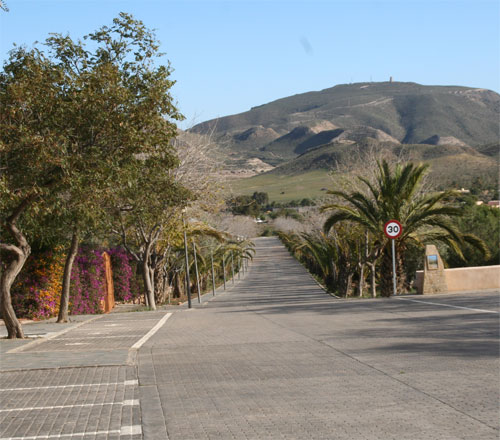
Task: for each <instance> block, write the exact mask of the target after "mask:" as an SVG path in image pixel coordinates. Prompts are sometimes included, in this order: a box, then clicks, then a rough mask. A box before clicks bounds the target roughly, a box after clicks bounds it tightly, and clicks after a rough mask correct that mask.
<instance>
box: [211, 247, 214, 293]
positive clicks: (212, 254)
mask: <svg viewBox="0 0 500 440" xmlns="http://www.w3.org/2000/svg"><path fill="white" fill-rule="evenodd" d="M210 261H211V263H212V295H213V296H215V271H214V251H213V250H212V249H210Z"/></svg>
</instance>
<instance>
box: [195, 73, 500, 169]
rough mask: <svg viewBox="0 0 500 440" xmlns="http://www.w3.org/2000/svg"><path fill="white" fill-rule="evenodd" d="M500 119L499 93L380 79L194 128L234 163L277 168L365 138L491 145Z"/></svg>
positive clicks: (407, 142) (292, 98) (287, 100)
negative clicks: (252, 162)
mask: <svg viewBox="0 0 500 440" xmlns="http://www.w3.org/2000/svg"><path fill="white" fill-rule="evenodd" d="M499 118H500V95H498V94H497V93H495V92H493V91H490V90H486V89H477V88H470V87H459V86H423V85H420V84H416V83H407V82H381V83H356V84H344V85H337V86H335V87H332V88H328V89H325V90H321V91H318V92H308V93H302V94H298V95H294V96H290V97H287V98H282V99H278V100H276V101H273V102H270V103H268V104H264V105H260V106H258V107H254V108H252V109H251V110H249V111H247V112H244V113H240V114H236V115H231V116H226V117H223V118H219V119H217V120H211V121H206V122H203V123H201V124H198V125H196V126H195V127H193V128H192V129H191V130H192V131H194V132H197V133H208V132H210V131H211V130H213V135H214V136H215V140H216V141H217V142H218V143H219V145H221V146H222V148H223V149H224V150H225V151H226V153H227V154H226V156H227V157H228V162H231V161H232V164H233V166H234V167H244V166H245V165H244V164H245V163H247V161H248V159H252V158H257V159H259V160H262V161H264V162H266V163H268V164H271V165H273V166H276V165H280V164H283V163H285V162H287V161H289V160H292V159H294V158H296V157H298V156H300V155H302V154H304V153H307V152H308V151H309V150H311V149H314V148H317V147H320V146H322V145H328V144H330V145H331V144H333V143H335V144H343V145H345V146H348V145H353V144H355V143H359V142H360V141H362V140H363V139H366V138H369V139H373V140H376V141H378V142H382V143H384V142H389V143H391V144H392V145H399V144H403V145H413V146H415V145H418V144H422V145H427V146H428V145H433V146H435V147H438V148H442V147H443V146H446V145H451V146H456V147H462V148H466V147H468V146H470V147H475V146H479V145H485V144H494V143H496V142H498V140H499ZM338 148H340V147H338ZM342 148H343V147H342ZM426 148H428V147H426ZM346 151H347V152H348V151H349V149H348V147H346ZM477 153H478V154H480V153H479V152H477Z"/></svg>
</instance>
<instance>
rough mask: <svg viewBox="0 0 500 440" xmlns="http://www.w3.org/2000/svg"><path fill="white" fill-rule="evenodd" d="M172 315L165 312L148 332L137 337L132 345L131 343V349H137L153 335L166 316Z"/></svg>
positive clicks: (163, 322)
mask: <svg viewBox="0 0 500 440" xmlns="http://www.w3.org/2000/svg"><path fill="white" fill-rule="evenodd" d="M171 316H172V313H167V314H166V315H165V316H164V317H163V318H161V319H160V320H159V321H158V323H157V324H156V325H155V326H154V327H153V328H152V329H151V330H149V332H147V333H146V334H145V335H144V336H143V337H142V338H141V339H139V340H138V341H137V342H136V343H135V344H134V345H132V347H131V349H132V350H139V348H141V347H142V346H143V345H144V343H145V342H146V341H147V340H148V339H149V338H150V337H151V336H153V335H154V334H155V333H156V332H157V331H158V330H160V328H161V327H162V326H163V324H165V322H166V321H167V319H168V318H170V317H171Z"/></svg>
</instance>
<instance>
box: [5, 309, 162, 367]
mask: <svg viewBox="0 0 500 440" xmlns="http://www.w3.org/2000/svg"><path fill="white" fill-rule="evenodd" d="M167 313H168V312H166V311H165V310H160V311H155V312H147V311H146V312H141V311H138V312H129V313H119V312H115V313H110V314H106V315H80V316H72V317H71V322H69V323H65V324H57V323H56V322H55V321H56V319H55V318H52V319H49V320H46V321H34V322H30V323H24V324H23V329H24V332H25V335H26V336H27V339H14V340H10V339H5V336H6V334H7V332H6V328H5V326H4V325H2V326H0V336H1V337H3V339H0V371H11V370H29V369H42V368H64V367H83V366H103V365H130V364H131V359H130V353H129V352H130V349H131V348H132V347H133V345H134V344H135V343H136V342H137V341H139V340H140V339H141V338H142V337H144V336H145V335H146V334H147V333H148V332H149V331H150V330H151V329H152V328H153V327H154V326H155V325H156V324H157V323H158V322H159V321H160V320H161V319H162V318H163V317H164V316H165V315H166V314H167Z"/></svg>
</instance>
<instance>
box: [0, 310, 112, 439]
mask: <svg viewBox="0 0 500 440" xmlns="http://www.w3.org/2000/svg"><path fill="white" fill-rule="evenodd" d="M103 316H104V315H99V316H95V317H93V318H90V319H87V320H86V321H82V322H79V323H78V324H75V325H74V326H72V327H68V328H65V329H64V330H61V331H60V332H55V333H52V334H51V335H50V336H47V337H46V338H39V339H36V340H35V341H32V342H28V343H27V344H25V345H21V346H20V347H16V348H13V349H11V350H9V351H8V352H7V353H19V352H20V351H24V350H26V349H27V348H31V347H33V346H34V345H39V344H41V343H43V342H45V341H48V340H49V339H54V338H56V337H57V336H61V335H64V334H65V333H68V332H69V331H71V330H74V329H76V328H78V327H81V326H82V325H85V324H87V323H89V322H92V321H95V320H97V319H101V318H102V317H103ZM0 440H1V439H0Z"/></svg>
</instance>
